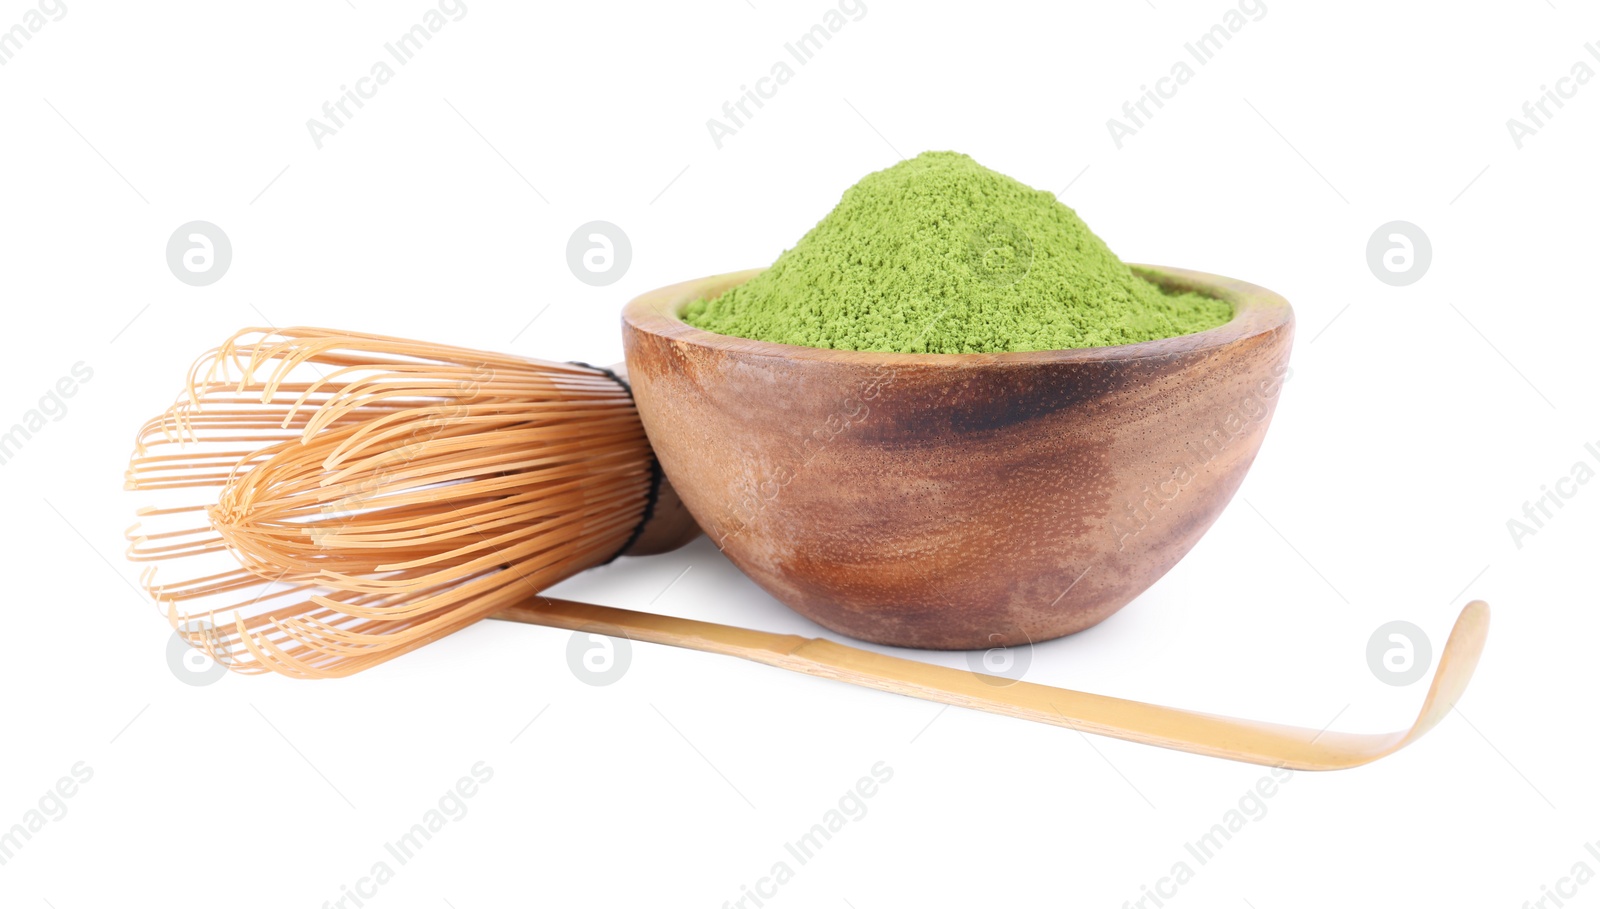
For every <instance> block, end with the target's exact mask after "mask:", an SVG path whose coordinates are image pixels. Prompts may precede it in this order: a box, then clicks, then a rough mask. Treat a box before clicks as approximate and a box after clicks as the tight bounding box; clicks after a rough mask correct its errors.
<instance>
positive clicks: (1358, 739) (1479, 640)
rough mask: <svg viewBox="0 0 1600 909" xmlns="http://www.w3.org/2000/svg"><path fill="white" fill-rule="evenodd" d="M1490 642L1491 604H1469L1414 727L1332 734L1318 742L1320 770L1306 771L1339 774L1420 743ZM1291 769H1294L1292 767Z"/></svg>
mask: <svg viewBox="0 0 1600 909" xmlns="http://www.w3.org/2000/svg"><path fill="white" fill-rule="evenodd" d="M1488 636H1489V604H1488V603H1485V602H1484V601H1482V600H1473V601H1472V602H1470V603H1468V604H1467V605H1466V606H1465V607H1463V608H1462V610H1461V615H1459V616H1457V617H1456V624H1455V627H1453V628H1451V629H1450V638H1449V640H1447V641H1445V644H1444V649H1443V650H1442V651H1440V653H1439V668H1438V669H1437V670H1435V671H1434V674H1433V683H1432V684H1431V685H1429V686H1428V696H1427V697H1426V698H1424V699H1423V701H1422V710H1421V711H1420V712H1418V714H1417V721H1416V722H1415V723H1412V724H1411V728H1410V729H1407V730H1405V731H1404V732H1396V733H1392V734H1389V735H1353V734H1350V733H1330V734H1328V735H1324V736H1322V737H1321V738H1320V739H1319V740H1317V744H1319V745H1322V744H1326V745H1328V746H1329V749H1328V751H1327V753H1326V754H1324V755H1323V756H1322V759H1323V760H1324V761H1325V762H1326V763H1325V764H1324V765H1322V766H1308V767H1306V768H1305V769H1308V770H1338V769H1341V768H1345V767H1358V766H1360V765H1362V764H1367V763H1371V762H1372V761H1375V760H1377V759H1378V758H1381V757H1384V756H1386V755H1390V754H1393V753H1395V752H1396V751H1399V750H1400V749H1401V748H1404V747H1405V746H1407V745H1409V744H1411V743H1412V742H1415V741H1416V740H1417V739H1420V738H1422V736H1423V734H1424V733H1426V732H1427V731H1428V730H1430V729H1432V728H1433V727H1435V726H1437V725H1439V721H1440V720H1442V719H1444V718H1445V716H1446V715H1447V714H1449V713H1450V711H1451V710H1454V709H1455V706H1456V701H1458V700H1460V699H1461V695H1462V694H1464V693H1465V692H1466V690H1467V682H1468V681H1470V680H1471V679H1472V672H1473V670H1474V669H1476V668H1477V667H1478V657H1479V656H1481V655H1482V654H1483V645H1484V642H1485V641H1486V640H1487V639H1488ZM1291 766H1292V765H1291Z"/></svg>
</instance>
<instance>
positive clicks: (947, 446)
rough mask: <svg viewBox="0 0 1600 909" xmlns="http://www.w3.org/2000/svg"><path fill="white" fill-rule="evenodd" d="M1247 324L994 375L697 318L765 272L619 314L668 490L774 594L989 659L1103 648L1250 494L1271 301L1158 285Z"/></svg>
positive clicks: (970, 359)
mask: <svg viewBox="0 0 1600 909" xmlns="http://www.w3.org/2000/svg"><path fill="white" fill-rule="evenodd" d="M1134 269H1135V271H1136V272H1138V273H1139V274H1140V275H1141V276H1143V277H1144V278H1146V279H1147V280H1149V281H1151V282H1153V283H1155V284H1156V285H1157V286H1159V287H1161V288H1162V289H1164V290H1166V291H1168V292H1178V291H1197V292H1200V293H1203V294H1207V295H1209V296H1212V297H1215V298H1217V299H1221V300H1224V301H1226V302H1227V303H1229V304H1231V305H1232V306H1233V310H1234V312H1233V318H1232V319H1230V320H1229V321H1228V322H1227V323H1225V324H1223V325H1220V326H1218V327H1216V328H1213V329H1209V330H1207V331H1203V332H1198V333H1195V334H1190V335H1183V336H1180V337H1176V338H1164V339H1161V340H1156V341H1146V342H1143V343H1139V344H1126V345H1121V346H1116V347H1091V348H1081V349H1075V350H1050V351H1028V352H1019V353H999V354H891V353H870V352H858V351H843V350H827V349H822V348H812V347H796V346H793V345H788V344H774V343H770V342H765V341H753V340H749V339H745V338H735V337H731V336H728V335H719V334H713V333H711V332H708V331H703V330H701V329H698V328H694V327H692V326H690V325H688V324H687V323H685V322H684V321H683V320H682V314H683V312H684V309H685V307H687V306H688V304H689V303H691V302H693V301H695V300H699V299H707V298H711V297H715V296H717V295H719V294H721V293H722V292H724V291H726V290H727V289H728V288H731V287H733V286H735V285H737V284H740V283H742V282H744V281H746V280H749V279H750V278H751V277H754V276H755V275H756V274H759V273H760V271H761V270H760V269H755V270H751V271H743V272H735V273H732V274H727V275H718V276H715V277H709V278H701V279H698V280H694V281H687V282H684V283H682V284H675V285H673V286H671V287H664V288H661V289H659V290H655V291H652V292H650V293H647V294H644V295H642V296H640V297H638V298H637V299H635V300H633V301H632V302H630V303H629V304H628V305H627V307H626V308H625V309H624V311H623V338H624V344H625V347H626V350H627V368H628V375H629V377H630V380H631V382H632V385H633V392H634V397H635V400H636V401H637V403H638V407H639V414H640V417H641V418H642V419H643V421H644V426H645V431H646V432H647V433H648V434H649V437H650V442H651V444H652V446H654V448H655V451H656V455H657V457H658V458H659V459H660V462H661V466H662V469H663V470H664V472H665V474H666V476H667V478H668V479H669V480H670V481H671V484H672V486H673V487H675V488H676V489H677V491H678V494H679V495H680V496H681V497H682V499H683V502H684V503H685V504H686V505H687V506H688V509H689V511H690V512H691V513H692V514H693V515H694V517H695V519H696V520H697V521H698V523H699V524H700V526H701V527H702V528H703V529H704V530H705V532H706V533H707V534H708V535H709V536H710V537H711V538H712V540H714V541H715V542H716V543H717V545H718V547H719V548H721V549H722V550H723V551H724V552H725V553H726V554H727V556H728V558H729V559H731V560H732V561H733V563H734V564H735V565H737V566H738V567H739V569H740V570H741V571H743V572H744V573H745V574H747V575H749V576H750V578H751V579H753V580H754V581H755V582H756V583H757V584H759V585H760V586H761V587H762V588H763V589H765V590H767V591H768V592H769V593H771V594H772V595H773V596H774V597H776V598H777V599H779V600H781V601H782V602H783V603H785V604H787V605H788V606H789V607H790V608H792V609H794V610H795V611H797V612H799V613H800V614H802V615H804V616H806V617H808V618H810V619H812V620H813V621H815V622H817V623H819V624H821V625H823V626H825V627H827V628H829V629H832V630H834V631H837V632H840V633H842V634H846V635H849V636H851V637H855V638H860V639H863V640H867V641H872V642H876V643H879V644H888V645H893V646H899V647H920V648H934V649H954V650H973V649H980V648H991V647H996V646H1003V645H1017V644H1022V643H1025V642H1030V641H1032V642H1037V641H1043V640H1048V639H1050V638H1055V637H1060V636H1062V635H1066V634H1072V633H1073V632H1076V631H1081V630H1082V629H1085V628H1088V627H1090V626H1091V625H1094V624H1096V623H1098V622H1100V621H1102V620H1103V619H1105V618H1106V617H1107V616H1109V615H1111V614H1112V613H1113V612H1116V611H1117V610H1118V609H1120V608H1122V607H1123V606H1124V605H1126V604H1127V603H1128V602H1129V601H1131V600H1132V599H1133V598H1134V597H1136V596H1138V595H1139V594H1140V593H1141V592H1143V591H1144V590H1145V589H1146V588H1148V587H1149V586H1150V585H1151V584H1153V583H1155V581H1156V580H1157V579H1158V578H1160V577H1161V576H1162V575H1163V574H1165V573H1166V572H1167V570H1168V569H1170V568H1171V567H1172V566H1173V565H1175V564H1176V563H1177V562H1178V560H1179V559H1181V558H1182V557H1183V556H1184V554H1185V553H1187V552H1188V551H1189V550H1190V548H1191V547H1193V546H1194V544H1195V543H1196V542H1197V541H1199V539H1200V537H1201V536H1202V535H1203V534H1204V533H1205V532H1206V530H1207V529H1208V528H1209V527H1210V526H1211V524H1212V522H1213V521H1215V520H1216V518H1217V516H1218V515H1219V514H1220V513H1221V512H1222V509H1223V507H1224V506H1226V505H1227V503H1228V500H1229V499H1230V498H1232V496H1233V494H1234V491H1235V490H1237V489H1238V488H1239V484H1240V482H1241V481H1242V480H1243V479H1244V475H1245V471H1246V470H1248V469H1249V467H1250V463H1251V462H1252V461H1253V460H1254V458H1255V455H1256V451H1257V449H1259V448H1260V445H1261V440H1262V438H1263V437H1264V435H1265V434H1266V430H1267V424H1268V422H1269V421H1270V419H1271V417H1272V412H1273V409H1274V406H1275V405H1276V402H1277V397H1278V393H1279V391H1280V390H1281V388H1282V385H1283V381H1284V379H1285V378H1286V377H1287V374H1288V361H1289V347H1290V341H1291V338H1292V335H1293V331H1294V315H1293V313H1292V311H1291V310H1290V307H1289V304H1288V302H1287V301H1285V300H1284V299H1283V298H1282V297H1280V296H1278V295H1277V294H1275V293H1273V292H1271V291H1269V290H1265V289H1263V288H1260V287H1257V286H1255V285H1252V284H1247V283H1245V282H1243V281H1236V280H1233V279H1231V278H1224V277H1219V276H1216V275H1208V274H1204V273H1201V272H1194V271H1186V270H1182V269H1176V268H1160V267H1154V266H1134Z"/></svg>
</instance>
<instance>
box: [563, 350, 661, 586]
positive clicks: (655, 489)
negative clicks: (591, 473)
mask: <svg viewBox="0 0 1600 909" xmlns="http://www.w3.org/2000/svg"><path fill="white" fill-rule="evenodd" d="M568 362H570V363H571V364H572V365H573V366H582V367H583V368H585V369H592V370H594V371H596V372H602V373H605V374H606V375H607V376H609V377H610V378H611V381H613V382H615V383H617V384H618V385H621V386H622V390H623V391H625V392H627V393H628V400H630V401H632V400H633V386H631V385H629V384H628V383H627V382H626V381H624V380H623V378H622V377H621V376H619V375H617V374H616V372H615V371H614V370H610V369H607V368H605V367H604V366H595V365H593V364H592V363H585V362H583V361H582V360H569V361H568ZM661 478H662V474H661V460H660V459H659V458H657V457H656V456H655V453H654V452H651V454H650V494H649V496H647V497H646V498H645V500H644V516H643V517H641V518H639V523H638V524H637V525H636V526H635V527H634V528H633V533H630V534H628V538H627V539H626V540H624V541H623V542H622V546H621V547H620V548H619V549H618V550H617V551H616V552H614V553H612V555H611V558H609V559H606V560H605V561H604V562H601V563H600V564H601V565H610V564H611V563H612V562H615V561H616V560H617V557H618V556H620V555H622V554H623V553H625V552H627V551H628V550H629V549H632V548H633V544H635V543H637V542H639V537H640V536H642V535H643V534H644V528H645V525H646V524H649V523H650V519H651V518H652V517H654V516H655V513H656V501H657V500H658V499H659V498H660V497H661Z"/></svg>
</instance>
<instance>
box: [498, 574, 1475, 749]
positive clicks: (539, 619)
mask: <svg viewBox="0 0 1600 909" xmlns="http://www.w3.org/2000/svg"><path fill="white" fill-rule="evenodd" d="M495 617H496V618H500V619H507V620H510V621H518V622H527V623H530V624H535V625H549V626H553V627H557V628H568V629H572V630H579V631H591V632H599V633H602V634H609V635H621V636H626V637H629V638H632V639H634V640H642V641H648V642H651V643H656V644H668V645H671V646H675V647H687V648H689V649H691V650H703V651H709V652H712V653H721V654H725V655H728V656H737V657H742V658H744V659H747V660H754V661H756V662H758V663H766V664H767V665H770V666H777V667H779V668H781V669H788V670H791V671H794V672H803V673H805V674H807V675H815V676H820V677H822V678H829V679H834V680H837V681H841V682H848V683H850V684H852V685H860V686H862V687H865V688H876V689H878V690H880V691H889V692H893V693H895V694H904V695H908V696H910V697H915V698H922V699H923V700H928V701H937V702H939V703H942V704H951V705H954V706H956V707H967V708H970V709H973V710H983V711H987V712H989V713H997V714H1001V715H1003V716H1010V717H1016V718H1018V719H1024V720H1032V721H1034V722H1037V723H1048V724H1050V725H1052V726H1064V727H1066V728H1068V729H1075V730H1077V731H1079V732H1092V733H1094V734H1096V735H1106V736H1111V737H1113V738H1119V739H1125V740H1127V741H1130V742H1139V743H1141V744H1145V745H1159V746H1160V747H1162V748H1171V749H1174V750H1177V751H1187V752H1191V753H1193V754H1205V755H1210V756H1212V757H1220V758H1227V759H1229V760H1234V761H1247V762H1249V763H1252V764H1265V765H1268V766H1274V767H1287V768H1289V769H1291V770H1341V769H1344V768H1347V767H1358V766H1360V765H1362V764H1366V763H1370V762H1372V761H1375V760H1377V759H1378V758H1381V757H1383V756H1385V755H1389V754H1393V753H1394V752H1396V751H1399V750H1400V749H1401V748H1404V747H1405V746H1406V745H1409V744H1411V743H1412V742H1414V741H1416V740H1417V739H1419V738H1421V737H1422V734H1423V733H1425V732H1427V731H1428V730H1429V729H1432V728H1433V727H1434V726H1435V725H1437V724H1438V722H1439V721H1440V720H1442V719H1444V717H1445V715H1446V714H1448V713H1449V712H1450V711H1451V709H1452V708H1454V707H1455V704H1456V701H1457V700H1458V699H1459V698H1460V697H1461V695H1462V693H1463V692H1464V691H1466V689H1467V681H1468V680H1469V679H1471V678H1472V671H1473V669H1475V668H1476V667H1477V665H1478V656H1479V654H1481V653H1482V652H1483V643H1484V639H1485V638H1486V636H1487V635H1488V633H1489V605H1488V604H1487V603H1485V602H1483V601H1482V600H1473V601H1472V602H1470V603H1468V604H1467V605H1466V608H1464V609H1462V610H1461V615H1460V617H1459V618H1457V619H1456V624H1455V628H1453V629H1451V631H1450V639H1449V640H1448V641H1446V642H1445V645H1444V648H1443V650H1441V651H1440V653H1439V667H1438V669H1437V671H1436V672H1435V673H1434V676H1433V683H1432V684H1431V685H1430V686H1429V688H1428V696H1427V698H1426V699H1425V700H1424V701H1423V703H1422V712H1421V713H1419V714H1418V715H1417V721H1416V722H1415V723H1413V724H1412V725H1411V728H1410V729H1406V730H1404V731H1401V732H1393V733H1377V734H1363V733H1351V732H1329V731H1327V730H1326V729H1321V730H1318V729H1304V728H1300V727H1297V726H1281V725H1277V724H1275V723H1261V722H1256V721H1254V720H1240V719H1234V718H1232V717H1223V716H1214V715H1212V714H1206V713H1196V712H1194V711H1189V710H1181V709H1179V708H1176V707H1162V706H1159V705H1156V704H1145V703H1141V702H1139V701H1128V700H1123V699H1122V698H1113V697H1107V696H1105V695H1100V694H1087V693H1085V692H1081V691H1070V690H1068V689H1065V688H1052V687H1050V686H1049V685H1039V684H1036V683H1033V682H1011V681H1009V680H1000V679H995V678H993V677H987V676H984V675H983V674H981V673H976V672H968V671H965V670H961V669H952V668H950V667H947V666H935V665H931V664H928V663H922V662H918V661H916V660H906V659H901V658H900V657H893V656H888V655H886V654H881V653H876V652H873V651H869V650H861V649H858V648H855V647H850V646H847V645H844V644H839V643H835V642H833V641H829V640H825V639H822V638H802V637H798V636H796V635H778V634H770V633H768V632H763V631H754V630H750V629H745V628H733V627H730V626H727V625H717V624H713V623H711V622H699V621H695V620H692V619H680V618H675V617H670V616H659V615H652V614H648V613H641V612H632V611H630V610H626V609H614V608H611V607H607V606H595V605H592V604H588V603H575V602H572V601H570V600H558V599H554V598H552V597H539V598H537V601H536V602H533V603H527V604H521V605H518V606H514V607H511V608H510V609H507V610H505V611H503V612H501V613H499V614H498V615H496V616H495Z"/></svg>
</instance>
